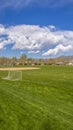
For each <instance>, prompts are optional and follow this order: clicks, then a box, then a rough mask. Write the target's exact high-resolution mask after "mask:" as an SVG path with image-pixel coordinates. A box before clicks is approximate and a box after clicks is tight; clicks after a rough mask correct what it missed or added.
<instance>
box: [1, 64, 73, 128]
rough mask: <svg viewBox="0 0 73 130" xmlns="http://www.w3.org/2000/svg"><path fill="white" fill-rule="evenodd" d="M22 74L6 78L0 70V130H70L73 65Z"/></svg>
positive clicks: (72, 116) (71, 123) (50, 67)
mask: <svg viewBox="0 0 73 130" xmlns="http://www.w3.org/2000/svg"><path fill="white" fill-rule="evenodd" d="M22 73H23V80H22V81H8V80H3V79H2V78H3V77H5V76H6V75H7V71H0V130H73V67H71V66H42V67H41V69H39V70H30V71H28V70H27V71H23V72H22Z"/></svg>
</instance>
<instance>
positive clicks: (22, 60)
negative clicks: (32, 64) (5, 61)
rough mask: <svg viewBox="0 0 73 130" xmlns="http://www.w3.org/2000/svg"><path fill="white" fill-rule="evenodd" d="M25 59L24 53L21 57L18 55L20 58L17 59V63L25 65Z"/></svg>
mask: <svg viewBox="0 0 73 130" xmlns="http://www.w3.org/2000/svg"><path fill="white" fill-rule="evenodd" d="M26 61H27V56H26V55H25V54H22V55H21V57H20V59H19V63H20V64H21V65H25V64H26Z"/></svg>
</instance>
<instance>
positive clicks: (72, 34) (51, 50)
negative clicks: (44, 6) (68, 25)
mask: <svg viewBox="0 0 73 130" xmlns="http://www.w3.org/2000/svg"><path fill="white" fill-rule="evenodd" d="M10 44H11V45H13V46H12V48H11V49H13V50H16V49H18V50H22V51H24V50H27V51H28V53H29V54H30V53H32V54H39V53H41V52H43V54H42V55H43V56H50V55H52V56H55V55H58V54H62V53H64V54H67V53H69V52H72V51H73V31H67V30H57V29H56V27H55V26H53V25H49V26H45V27H40V26H39V25H16V26H10V27H5V26H4V25H0V50H1V49H4V48H6V47H7V46H8V45H10Z"/></svg>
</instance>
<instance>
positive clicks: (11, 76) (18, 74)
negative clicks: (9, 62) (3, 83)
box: [3, 70, 22, 81]
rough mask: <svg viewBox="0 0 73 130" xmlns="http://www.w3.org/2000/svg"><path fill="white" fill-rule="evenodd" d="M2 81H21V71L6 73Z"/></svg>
mask: <svg viewBox="0 0 73 130" xmlns="http://www.w3.org/2000/svg"><path fill="white" fill-rule="evenodd" d="M3 79H6V80H12V81H15V80H22V71H18V70H10V71H9V72H8V76H7V77H5V78H3Z"/></svg>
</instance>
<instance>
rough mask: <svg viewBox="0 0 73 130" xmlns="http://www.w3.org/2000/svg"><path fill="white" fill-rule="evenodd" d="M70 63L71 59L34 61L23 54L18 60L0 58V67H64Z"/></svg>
mask: <svg viewBox="0 0 73 130" xmlns="http://www.w3.org/2000/svg"><path fill="white" fill-rule="evenodd" d="M70 61H73V57H58V58H50V59H42V58H41V59H34V58H27V56H26V55H25V54H22V55H21V56H20V58H17V57H15V56H14V57H12V58H8V57H0V66H19V65H21V66H24V65H32V66H33V65H66V64H68V63H69V62H70Z"/></svg>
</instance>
